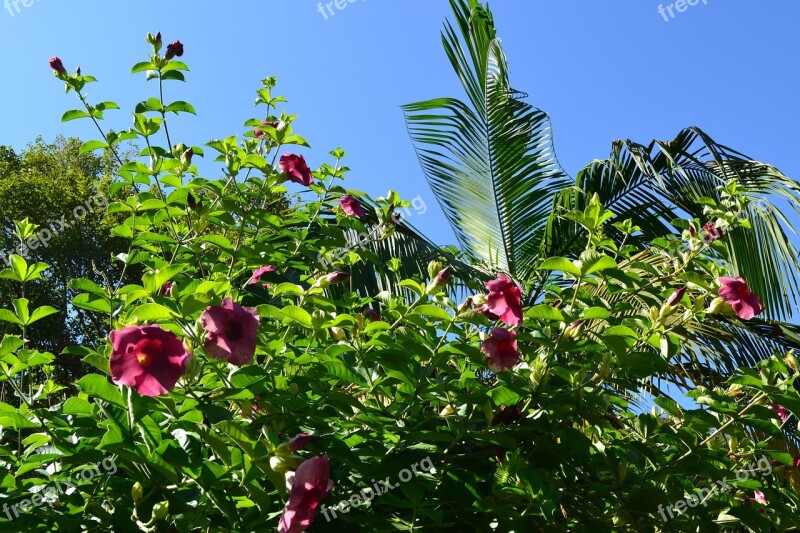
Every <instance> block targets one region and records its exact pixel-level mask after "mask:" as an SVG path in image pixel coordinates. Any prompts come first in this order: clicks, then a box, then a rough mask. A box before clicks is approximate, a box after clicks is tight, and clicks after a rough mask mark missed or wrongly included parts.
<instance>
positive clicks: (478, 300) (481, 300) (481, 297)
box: [472, 294, 486, 307]
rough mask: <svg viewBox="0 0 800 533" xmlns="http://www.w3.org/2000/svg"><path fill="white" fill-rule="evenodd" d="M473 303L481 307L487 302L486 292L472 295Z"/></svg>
mask: <svg viewBox="0 0 800 533" xmlns="http://www.w3.org/2000/svg"><path fill="white" fill-rule="evenodd" d="M472 303H473V304H475V305H476V306H477V307H481V306H483V305H485V304H486V295H485V294H476V295H475V296H473V297H472Z"/></svg>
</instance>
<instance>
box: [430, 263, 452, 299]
mask: <svg viewBox="0 0 800 533" xmlns="http://www.w3.org/2000/svg"><path fill="white" fill-rule="evenodd" d="M451 270H452V267H447V268H445V269H443V270H441V271H439V273H438V274H436V276H435V277H434V278H433V280H432V281H431V282H430V283H429V284H428V287H427V289H426V291H425V292H426V293H427V294H433V293H434V292H436V291H437V290H439V289H441V288H443V287H446V286H447V285H449V284H450V271H451Z"/></svg>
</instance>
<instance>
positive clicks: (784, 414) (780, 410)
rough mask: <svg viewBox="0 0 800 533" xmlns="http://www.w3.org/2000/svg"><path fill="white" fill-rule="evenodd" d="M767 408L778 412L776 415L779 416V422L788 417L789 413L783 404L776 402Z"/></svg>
mask: <svg viewBox="0 0 800 533" xmlns="http://www.w3.org/2000/svg"><path fill="white" fill-rule="evenodd" d="M769 408H770V409H771V410H772V411H775V412H776V413H778V415H779V416H780V417H781V424H783V423H784V422H786V420H787V419H788V418H789V413H787V412H786V408H785V407H784V406H782V405H778V404H772V405H770V406H769Z"/></svg>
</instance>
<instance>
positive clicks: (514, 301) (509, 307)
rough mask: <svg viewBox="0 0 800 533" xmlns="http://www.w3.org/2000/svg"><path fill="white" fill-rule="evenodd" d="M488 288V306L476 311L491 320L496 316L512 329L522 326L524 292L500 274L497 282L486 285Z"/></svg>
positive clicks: (493, 281)
mask: <svg viewBox="0 0 800 533" xmlns="http://www.w3.org/2000/svg"><path fill="white" fill-rule="evenodd" d="M486 288H487V289H489V295H488V296H487V297H486V304H485V305H484V306H483V307H481V308H479V309H477V310H476V311H477V312H479V313H483V314H484V315H486V316H487V317H489V318H490V319H491V318H492V316H495V317H497V318H499V319H500V320H502V321H503V322H505V323H506V325H508V326H511V327H514V326H519V325H520V324H522V292H521V291H520V288H519V287H517V286H516V285H514V282H513V281H511V278H509V277H508V276H506V275H505V274H498V275H497V279H496V280H492V281H489V282H487V283H486ZM487 312H488V313H489V314H487Z"/></svg>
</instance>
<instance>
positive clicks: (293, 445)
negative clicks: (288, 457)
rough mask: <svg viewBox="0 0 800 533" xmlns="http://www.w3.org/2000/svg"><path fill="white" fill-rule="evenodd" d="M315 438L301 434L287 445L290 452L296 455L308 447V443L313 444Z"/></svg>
mask: <svg viewBox="0 0 800 533" xmlns="http://www.w3.org/2000/svg"><path fill="white" fill-rule="evenodd" d="M313 438H314V437H313V436H312V435H309V434H308V433H299V434H297V435H295V436H294V437H292V438H291V439H290V440H289V442H287V443H286V447H287V448H289V451H290V452H292V453H294V452H297V451H300V450H302V449H303V448H305V447H306V446H308V443H309V442H311V439H313Z"/></svg>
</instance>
